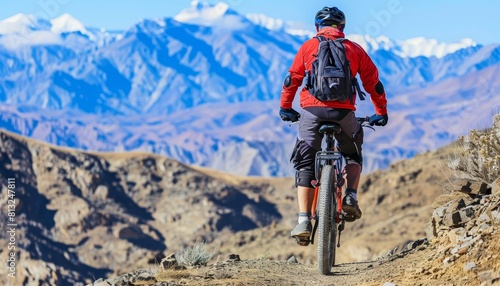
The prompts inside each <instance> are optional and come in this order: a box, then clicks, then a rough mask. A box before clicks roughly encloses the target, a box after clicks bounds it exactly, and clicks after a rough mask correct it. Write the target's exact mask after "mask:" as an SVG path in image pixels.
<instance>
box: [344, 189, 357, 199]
mask: <svg viewBox="0 0 500 286" xmlns="http://www.w3.org/2000/svg"><path fill="white" fill-rule="evenodd" d="M345 195H346V196H351V197H352V198H353V199H355V200H356V201H357V200H358V193H357V191H356V190H354V189H347V190H346V191H345Z"/></svg>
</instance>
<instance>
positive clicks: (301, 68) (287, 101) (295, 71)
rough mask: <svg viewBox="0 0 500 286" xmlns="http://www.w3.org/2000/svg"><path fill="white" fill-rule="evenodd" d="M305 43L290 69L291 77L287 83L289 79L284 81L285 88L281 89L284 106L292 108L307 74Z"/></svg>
mask: <svg viewBox="0 0 500 286" xmlns="http://www.w3.org/2000/svg"><path fill="white" fill-rule="evenodd" d="M304 50H305V48H304V45H302V47H300V49H299V51H298V52H297V54H296V55H295V59H294V60H293V63H292V66H291V67H290V69H289V70H288V72H289V75H288V76H289V77H290V78H289V79H288V84H287V79H286V78H285V82H284V83H283V88H282V90H281V101H280V106H281V107H283V108H287V109H288V108H292V103H293V99H294V98H295V94H296V93H297V90H298V89H299V87H300V86H301V85H302V80H303V79H304V76H305V70H306V68H305V62H304Z"/></svg>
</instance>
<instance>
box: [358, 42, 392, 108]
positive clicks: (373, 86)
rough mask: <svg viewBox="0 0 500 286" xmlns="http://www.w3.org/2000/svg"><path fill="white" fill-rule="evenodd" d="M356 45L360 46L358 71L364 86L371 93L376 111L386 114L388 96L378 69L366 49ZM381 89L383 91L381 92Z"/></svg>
mask: <svg viewBox="0 0 500 286" xmlns="http://www.w3.org/2000/svg"><path fill="white" fill-rule="evenodd" d="M355 46H356V47H357V48H358V49H357V50H358V51H357V52H356V53H357V54H358V55H359V57H360V61H359V70H358V73H359V77H360V78H361V82H362V83H363V88H364V89H365V90H366V92H368V93H369V94H370V100H371V102H372V103H373V105H374V106H375V113H377V114H378V115H385V114H387V98H386V95H385V91H384V90H383V85H382V83H381V82H380V79H379V77H378V69H377V67H376V66H375V64H374V63H373V61H372V59H371V58H370V56H369V55H368V54H367V53H366V52H365V50H364V49H363V48H362V47H361V46H359V45H358V44H355ZM377 85H378V88H377ZM377 89H378V92H377ZM380 91H382V93H379V92H380Z"/></svg>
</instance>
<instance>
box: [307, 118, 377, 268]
mask: <svg viewBox="0 0 500 286" xmlns="http://www.w3.org/2000/svg"><path fill="white" fill-rule="evenodd" d="M357 119H358V122H359V123H360V124H361V126H362V128H363V127H368V128H371V129H373V130H374V128H373V127H372V126H370V125H369V124H368V122H369V121H370V117H358V118H357ZM341 131H342V130H341V128H340V125H338V124H337V123H333V122H328V123H324V124H322V125H321V126H320V128H319V132H320V133H321V134H324V136H325V142H326V148H324V149H323V150H322V151H319V152H318V153H317V154H316V163H315V174H316V182H315V184H313V185H314V186H315V190H314V200H313V205H312V211H311V216H312V217H311V220H314V221H315V223H314V228H313V231H312V233H311V237H310V238H309V240H304V241H300V242H299V243H301V244H302V245H309V243H311V244H314V235H315V233H316V230H317V231H318V269H319V271H320V273H321V274H323V275H328V274H330V272H331V269H332V267H333V265H334V264H335V247H340V235H341V233H342V231H343V230H344V228H345V222H346V221H347V222H352V221H354V220H355V218H354V217H352V216H349V215H347V214H346V213H345V212H343V211H342V192H343V187H344V184H345V179H344V176H343V174H342V172H343V159H344V158H343V156H342V154H341V153H340V151H339V150H338V149H337V147H336V140H335V134H339V133H340V132H341ZM337 231H338V240H337Z"/></svg>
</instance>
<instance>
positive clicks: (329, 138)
mask: <svg viewBox="0 0 500 286" xmlns="http://www.w3.org/2000/svg"><path fill="white" fill-rule="evenodd" d="M325 135H326V139H325V141H326V151H334V149H335V137H334V136H333V134H332V133H326V134H325Z"/></svg>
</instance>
